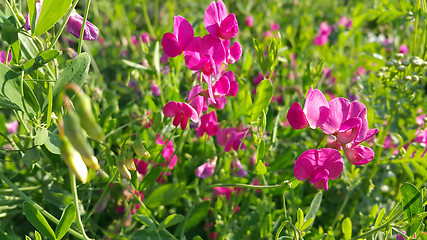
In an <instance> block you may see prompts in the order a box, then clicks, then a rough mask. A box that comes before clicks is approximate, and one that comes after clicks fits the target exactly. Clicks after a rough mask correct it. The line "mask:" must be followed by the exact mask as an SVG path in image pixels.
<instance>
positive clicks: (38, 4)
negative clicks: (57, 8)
mask: <svg viewBox="0 0 427 240" xmlns="http://www.w3.org/2000/svg"><path fill="white" fill-rule="evenodd" d="M42 5H43V0H38V1H36V22H35V24H34V26H36V25H37V21H38V20H39V16H40V11H41V9H42ZM24 28H25V30H27V31H29V30H31V20H30V13H27V18H26V19H25V25H24Z"/></svg>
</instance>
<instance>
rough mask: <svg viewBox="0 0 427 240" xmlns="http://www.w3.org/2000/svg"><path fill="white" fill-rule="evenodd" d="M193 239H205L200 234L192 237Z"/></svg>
mask: <svg viewBox="0 0 427 240" xmlns="http://www.w3.org/2000/svg"><path fill="white" fill-rule="evenodd" d="M192 240H203V238H202V237H200V236H199V235H197V236H195V237H193V239H192Z"/></svg>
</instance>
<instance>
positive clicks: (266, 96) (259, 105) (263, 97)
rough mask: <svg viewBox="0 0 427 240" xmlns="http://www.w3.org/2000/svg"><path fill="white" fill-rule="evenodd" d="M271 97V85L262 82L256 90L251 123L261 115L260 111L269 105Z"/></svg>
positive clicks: (267, 81) (268, 81)
mask: <svg viewBox="0 0 427 240" xmlns="http://www.w3.org/2000/svg"><path fill="white" fill-rule="evenodd" d="M272 96H273V85H271V82H270V80H268V79H265V80H262V81H261V83H260V84H259V85H258V87H257V90H256V97H255V102H254V104H253V109H252V116H251V121H252V122H253V121H255V120H256V119H257V118H258V117H260V116H261V115H262V111H263V110H264V109H265V108H266V107H267V106H268V105H269V104H270V102H271V98H272Z"/></svg>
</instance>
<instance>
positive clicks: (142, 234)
mask: <svg viewBox="0 0 427 240" xmlns="http://www.w3.org/2000/svg"><path fill="white" fill-rule="evenodd" d="M131 239H132V240H161V239H162V238H161V237H160V234H159V232H157V231H156V230H153V229H151V228H145V229H140V230H138V231H136V232H135V233H134V234H133V236H132V238H131Z"/></svg>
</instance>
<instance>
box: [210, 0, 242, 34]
mask: <svg viewBox="0 0 427 240" xmlns="http://www.w3.org/2000/svg"><path fill="white" fill-rule="evenodd" d="M203 23H204V25H205V28H206V30H207V31H208V32H209V33H210V34H211V35H212V36H215V37H217V38H218V37H220V38H223V39H231V38H234V37H235V36H236V35H237V32H238V31H239V25H238V23H237V19H236V16H235V15H234V14H233V13H231V14H229V15H228V13H227V7H226V6H225V5H224V3H223V2H222V1H221V0H219V1H217V2H215V1H214V2H212V3H211V4H209V6H208V7H207V8H206V11H205V17H204V19H203Z"/></svg>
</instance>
